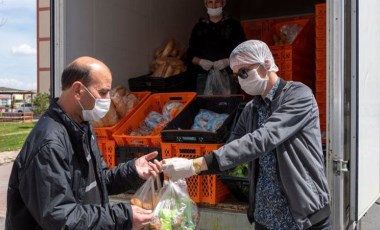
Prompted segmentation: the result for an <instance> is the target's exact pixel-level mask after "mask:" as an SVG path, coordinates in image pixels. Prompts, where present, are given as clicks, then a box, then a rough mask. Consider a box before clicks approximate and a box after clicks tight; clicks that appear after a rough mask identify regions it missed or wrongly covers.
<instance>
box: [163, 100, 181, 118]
mask: <svg viewBox="0 0 380 230" xmlns="http://www.w3.org/2000/svg"><path fill="white" fill-rule="evenodd" d="M182 107H183V104H182V103H180V102H167V103H166V104H165V105H164V107H163V108H162V116H163V117H164V118H165V119H166V120H167V121H171V120H172V119H173V118H174V117H175V116H176V115H177V114H178V112H179V111H180V110H181V109H182Z"/></svg>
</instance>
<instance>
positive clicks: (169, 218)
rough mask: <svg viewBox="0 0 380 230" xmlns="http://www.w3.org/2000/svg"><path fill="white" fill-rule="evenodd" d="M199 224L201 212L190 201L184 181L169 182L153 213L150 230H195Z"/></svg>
mask: <svg viewBox="0 0 380 230" xmlns="http://www.w3.org/2000/svg"><path fill="white" fill-rule="evenodd" d="M198 223H199V210H198V207H197V205H196V203H194V201H192V200H191V199H190V196H189V193H188V192H187V185H186V181H185V180H184V179H180V180H177V181H175V182H173V181H170V180H169V181H167V182H166V185H164V187H163V189H162V195H161V197H160V201H159V202H158V204H157V206H156V208H155V209H154V211H153V219H152V221H151V223H150V225H149V226H150V229H156V230H179V229H183V230H194V229H197V227H198Z"/></svg>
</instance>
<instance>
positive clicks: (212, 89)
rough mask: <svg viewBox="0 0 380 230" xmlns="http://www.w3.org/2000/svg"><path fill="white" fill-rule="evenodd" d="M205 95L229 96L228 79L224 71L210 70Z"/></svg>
mask: <svg viewBox="0 0 380 230" xmlns="http://www.w3.org/2000/svg"><path fill="white" fill-rule="evenodd" d="M204 94H205V95H225V94H231V85H230V77H229V74H228V72H227V71H226V70H225V69H222V70H217V69H214V68H212V69H211V70H210V71H209V72H208V76H207V81H206V87H205V91H204Z"/></svg>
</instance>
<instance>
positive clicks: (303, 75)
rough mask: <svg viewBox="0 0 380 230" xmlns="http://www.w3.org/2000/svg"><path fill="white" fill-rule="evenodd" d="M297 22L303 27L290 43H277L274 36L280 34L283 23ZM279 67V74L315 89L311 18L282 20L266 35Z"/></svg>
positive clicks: (265, 37) (265, 38)
mask: <svg viewBox="0 0 380 230" xmlns="http://www.w3.org/2000/svg"><path fill="white" fill-rule="evenodd" d="M292 24H297V25H299V26H301V27H302V29H301V30H300V31H299V32H298V34H297V36H296V37H295V39H294V40H293V42H292V43H290V44H284V45H276V44H274V39H273V37H274V36H275V35H279V33H280V29H281V27H282V26H283V25H292ZM263 41H265V42H266V43H267V44H268V46H269V48H270V50H271V52H272V54H273V58H274V60H275V63H276V65H277V66H278V67H279V71H278V72H277V74H278V75H279V76H280V77H282V78H283V79H285V80H288V81H300V82H303V83H305V84H306V85H308V86H309V87H310V88H311V89H313V91H314V90H315V89H314V78H315V36H314V28H313V27H312V25H311V19H297V20H287V21H281V22H278V23H276V24H275V25H274V27H273V29H272V30H271V31H270V32H268V33H267V34H266V35H265V36H264V37H263Z"/></svg>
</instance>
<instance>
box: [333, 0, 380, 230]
mask: <svg viewBox="0 0 380 230" xmlns="http://www.w3.org/2000/svg"><path fill="white" fill-rule="evenodd" d="M379 8H380V2H379V1H376V0H361V1H359V0H352V1H332V0H328V1H327V11H328V13H327V22H328V33H327V34H328V37H327V41H328V42H327V50H328V55H327V56H328V60H327V64H328V66H329V67H328V70H327V76H328V77H327V78H328V89H327V92H328V93H327V94H328V98H329V99H328V108H327V110H328V114H329V116H328V117H329V118H328V122H327V123H328V137H327V138H328V141H327V149H328V151H327V152H328V158H327V160H328V161H327V166H328V177H329V183H330V188H331V193H332V211H333V212H332V217H333V226H334V227H333V229H347V228H348V229H359V228H360V219H361V217H363V215H364V214H365V213H366V212H367V211H368V209H369V208H370V207H371V206H372V205H373V204H374V202H375V201H376V200H377V199H378V198H379V196H380V99H379V96H378V95H377V94H378V93H377V92H378V87H379V86H380V77H379V75H378V73H379V65H378V64H377V63H378V60H379V58H380V45H379V40H380V27H379V26H375V25H377V23H378V22H379V16H378V14H377V13H376V12H377V10H376V9H379Z"/></svg>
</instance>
